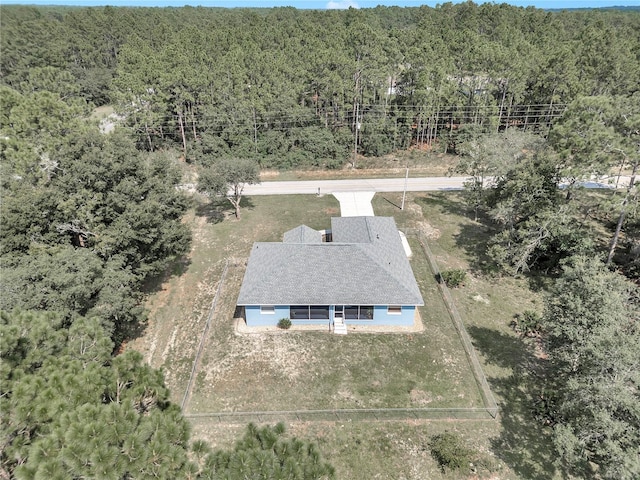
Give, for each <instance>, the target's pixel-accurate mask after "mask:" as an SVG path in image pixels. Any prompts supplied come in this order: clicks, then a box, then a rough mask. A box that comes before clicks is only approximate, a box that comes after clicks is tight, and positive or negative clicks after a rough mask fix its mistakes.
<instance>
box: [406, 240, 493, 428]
mask: <svg viewBox="0 0 640 480" xmlns="http://www.w3.org/2000/svg"><path fill="white" fill-rule="evenodd" d="M405 233H406V234H408V235H415V236H416V237H417V239H418V243H420V246H421V247H422V251H423V252H424V254H425V255H426V257H427V259H428V260H429V266H430V268H431V272H432V273H433V275H434V276H435V278H436V280H437V282H438V287H439V288H440V292H441V294H442V298H443V299H444V302H445V304H446V306H447V310H448V311H449V315H450V317H451V320H452V322H453V325H454V327H455V328H456V330H457V332H458V335H459V337H460V340H461V341H462V346H463V348H464V351H465V353H466V355H467V360H468V361H469V365H470V366H471V371H472V372H473V377H474V378H475V380H476V383H477V384H478V388H479V389H480V395H481V396H482V403H483V404H484V407H485V409H486V410H487V412H489V413H490V415H491V416H492V417H494V418H495V417H496V416H497V415H498V404H497V403H496V400H495V398H494V396H493V393H492V392H491V388H490V387H489V382H487V377H486V376H485V374H484V371H483V370H482V366H481V365H480V361H479V360H478V356H477V355H476V351H475V349H474V348H473V344H472V343H471V337H470V336H469V333H468V332H467V329H466V328H465V326H464V322H463V321H462V317H461V316H460V313H458V309H457V308H456V304H455V302H454V301H453V297H452V296H451V292H450V291H449V287H447V284H446V283H445V282H443V281H442V278H441V276H440V268H439V267H438V263H437V262H436V259H435V256H434V255H433V252H432V251H431V249H430V248H429V244H428V243H427V239H426V236H425V235H424V233H423V232H421V231H420V230H414V231H410V232H408V233H407V232H405Z"/></svg>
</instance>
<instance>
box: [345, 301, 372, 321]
mask: <svg viewBox="0 0 640 480" xmlns="http://www.w3.org/2000/svg"><path fill="white" fill-rule="evenodd" d="M344 318H345V319H346V320H373V307H370V306H362V305H345V306H344Z"/></svg>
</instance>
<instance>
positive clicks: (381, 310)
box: [245, 305, 415, 327]
mask: <svg viewBox="0 0 640 480" xmlns="http://www.w3.org/2000/svg"><path fill="white" fill-rule="evenodd" d="M333 312H334V307H333V305H331V307H330V310H329V315H330V316H331V318H332V319H333ZM414 314H415V307H414V306H403V307H402V313H400V314H390V313H388V311H387V307H386V306H384V305H382V306H376V307H373V320H345V322H344V323H346V324H347V325H390V326H403V327H409V326H411V325H413V318H414ZM245 316H246V320H247V326H249V327H267V326H275V325H277V324H278V320H280V319H281V318H289V306H288V305H276V306H275V313H265V314H262V313H260V307H259V306H246V307H245ZM331 321H332V320H292V323H293V324H294V325H323V324H326V325H327V326H328V325H329V323H330V322H331Z"/></svg>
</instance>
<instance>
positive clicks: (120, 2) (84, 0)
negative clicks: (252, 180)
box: [0, 0, 640, 10]
mask: <svg viewBox="0 0 640 480" xmlns="http://www.w3.org/2000/svg"><path fill="white" fill-rule="evenodd" d="M446 1H447V0H0V5H7V4H29V5H81V6H96V5H112V6H144V7H169V6H170V7H181V6H184V5H191V6H194V7H195V6H204V7H229V8H232V7H261V8H270V7H284V6H289V7H296V8H301V9H303V8H304V9H321V10H323V9H336V8H349V7H353V8H373V7H375V6H377V5H386V6H398V7H417V6H420V5H429V6H431V7H434V6H436V5H437V4H442V3H445V2H446ZM461 1H463V0H453V1H452V3H460V2H461ZM475 3H487V2H485V1H484V0H475ZM488 3H509V4H511V5H516V6H520V7H526V6H534V7H538V8H597V7H606V6H613V5H625V6H640V0H496V1H494V2H488Z"/></svg>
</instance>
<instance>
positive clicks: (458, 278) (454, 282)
mask: <svg viewBox="0 0 640 480" xmlns="http://www.w3.org/2000/svg"><path fill="white" fill-rule="evenodd" d="M466 278H467V272H465V271H464V270H460V269H452V270H445V271H444V272H440V279H441V280H442V281H443V282H444V283H446V285H447V287H451V288H456V287H459V286H460V285H462V284H463V283H464V281H465V279H466Z"/></svg>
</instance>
